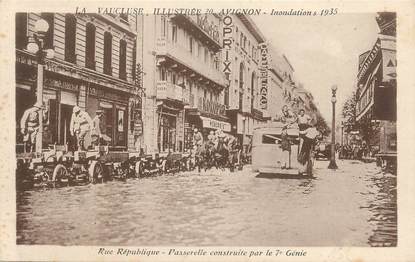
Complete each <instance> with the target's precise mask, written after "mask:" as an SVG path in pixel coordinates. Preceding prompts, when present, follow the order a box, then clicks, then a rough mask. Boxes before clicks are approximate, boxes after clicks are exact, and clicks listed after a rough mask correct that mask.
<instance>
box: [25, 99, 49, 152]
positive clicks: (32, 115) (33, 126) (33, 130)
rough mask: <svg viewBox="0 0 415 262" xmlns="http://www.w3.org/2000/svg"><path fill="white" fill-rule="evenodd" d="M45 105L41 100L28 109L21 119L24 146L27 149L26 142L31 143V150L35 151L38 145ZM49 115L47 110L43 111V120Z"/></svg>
mask: <svg viewBox="0 0 415 262" xmlns="http://www.w3.org/2000/svg"><path fill="white" fill-rule="evenodd" d="M43 108H44V107H43V105H42V103H40V102H36V103H35V104H34V105H33V106H32V107H31V108H29V109H27V110H26V111H25V112H24V113H23V116H22V119H21V120H20V132H21V133H22V135H23V142H24V147H25V150H26V144H27V143H29V144H30V152H33V151H34V150H35V147H36V139H37V134H38V132H39V126H40V117H39V116H40V113H41V111H42V109H43ZM46 117H47V111H46V110H44V111H43V120H44V121H45V120H46Z"/></svg>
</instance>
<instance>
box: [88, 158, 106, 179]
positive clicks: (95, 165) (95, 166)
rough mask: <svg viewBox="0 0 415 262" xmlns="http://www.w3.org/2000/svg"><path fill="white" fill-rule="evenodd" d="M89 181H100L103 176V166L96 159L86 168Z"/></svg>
mask: <svg viewBox="0 0 415 262" xmlns="http://www.w3.org/2000/svg"><path fill="white" fill-rule="evenodd" d="M88 174H89V181H90V182H91V183H93V184H96V183H102V182H103V178H104V168H103V167H102V165H101V163H100V162H98V161H95V160H94V161H92V163H91V164H90V165H89V168H88Z"/></svg>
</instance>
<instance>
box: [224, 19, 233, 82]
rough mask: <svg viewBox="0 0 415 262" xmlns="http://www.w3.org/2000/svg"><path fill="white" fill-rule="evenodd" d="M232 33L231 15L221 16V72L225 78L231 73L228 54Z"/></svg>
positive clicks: (230, 49)
mask: <svg viewBox="0 0 415 262" xmlns="http://www.w3.org/2000/svg"><path fill="white" fill-rule="evenodd" d="M232 34H233V22H232V17H231V16H229V15H227V16H225V17H224V18H223V31H222V39H223V40H222V47H223V49H224V52H222V53H223V59H222V60H223V70H222V71H223V73H225V75H226V78H227V79H230V74H231V73H232V70H231V68H232V66H231V61H232V57H231V56H230V55H229V54H230V52H232Z"/></svg>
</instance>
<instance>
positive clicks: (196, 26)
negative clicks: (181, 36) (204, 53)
mask: <svg viewBox="0 0 415 262" xmlns="http://www.w3.org/2000/svg"><path fill="white" fill-rule="evenodd" d="M172 21H174V22H175V23H177V24H180V25H182V26H184V27H185V28H189V29H190V31H191V32H196V33H195V36H196V37H198V38H199V39H200V40H201V41H202V42H204V43H207V44H208V45H209V47H210V48H211V49H212V50H213V51H214V52H218V51H220V49H222V46H221V44H220V34H219V27H216V28H215V27H214V26H212V25H211V24H210V23H209V21H208V20H207V18H206V17H202V16H200V15H198V16H189V15H181V14H180V15H175V16H173V17H172Z"/></svg>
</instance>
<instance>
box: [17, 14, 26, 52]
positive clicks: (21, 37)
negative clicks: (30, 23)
mask: <svg viewBox="0 0 415 262" xmlns="http://www.w3.org/2000/svg"><path fill="white" fill-rule="evenodd" d="M15 18H16V48H18V49H26V46H27V13H16V17H15Z"/></svg>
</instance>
